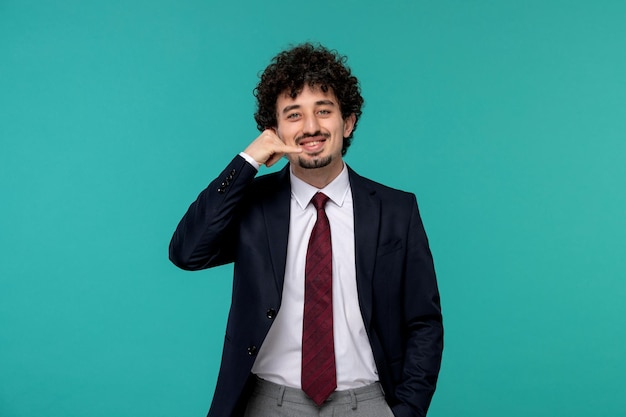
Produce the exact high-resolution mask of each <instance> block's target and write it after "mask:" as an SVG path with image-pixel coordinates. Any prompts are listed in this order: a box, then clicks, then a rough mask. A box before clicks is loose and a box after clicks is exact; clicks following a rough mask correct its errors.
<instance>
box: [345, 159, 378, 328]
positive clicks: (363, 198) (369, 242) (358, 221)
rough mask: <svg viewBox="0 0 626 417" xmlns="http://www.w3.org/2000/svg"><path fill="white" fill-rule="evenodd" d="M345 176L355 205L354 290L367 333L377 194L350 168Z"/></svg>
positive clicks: (369, 314)
mask: <svg viewBox="0 0 626 417" xmlns="http://www.w3.org/2000/svg"><path fill="white" fill-rule="evenodd" d="M348 172H349V175H350V188H351V189H352V201H353V204H354V241H355V252H356V254H355V256H356V281H357V289H358V292H359V304H360V307H361V314H362V315H363V321H364V323H365V327H366V328H367V329H368V331H369V328H370V321H371V318H372V304H373V302H372V297H373V294H372V280H373V278H374V263H375V260H376V248H377V247H378V228H379V225H380V200H379V199H378V198H377V197H376V191H375V190H373V189H372V188H371V187H369V185H368V184H367V183H366V181H364V179H363V178H362V177H361V176H359V175H358V174H356V173H355V172H354V171H353V170H352V169H350V168H349V167H348Z"/></svg>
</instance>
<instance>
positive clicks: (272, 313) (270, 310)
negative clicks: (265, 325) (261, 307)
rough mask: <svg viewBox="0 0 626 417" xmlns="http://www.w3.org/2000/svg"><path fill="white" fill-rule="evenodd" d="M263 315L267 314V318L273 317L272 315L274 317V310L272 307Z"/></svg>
mask: <svg viewBox="0 0 626 417" xmlns="http://www.w3.org/2000/svg"><path fill="white" fill-rule="evenodd" d="M265 315H266V316H267V318H268V319H270V320H271V319H273V318H274V317H276V310H274V309H273V308H270V309H269V310H267V312H266V313H265Z"/></svg>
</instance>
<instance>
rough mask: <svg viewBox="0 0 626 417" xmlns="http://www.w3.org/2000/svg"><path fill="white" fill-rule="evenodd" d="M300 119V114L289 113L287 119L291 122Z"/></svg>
mask: <svg viewBox="0 0 626 417" xmlns="http://www.w3.org/2000/svg"><path fill="white" fill-rule="evenodd" d="M299 117H300V113H289V114H288V115H287V119H289V120H296V119H297V118H299Z"/></svg>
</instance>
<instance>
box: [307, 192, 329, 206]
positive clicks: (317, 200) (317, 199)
mask: <svg viewBox="0 0 626 417" xmlns="http://www.w3.org/2000/svg"><path fill="white" fill-rule="evenodd" d="M328 200H329V197H328V196H327V195H326V194H324V193H317V194H315V195H314V196H313V198H312V199H311V203H313V207H315V208H316V209H317V210H319V209H323V208H324V206H325V205H326V202H327V201H328Z"/></svg>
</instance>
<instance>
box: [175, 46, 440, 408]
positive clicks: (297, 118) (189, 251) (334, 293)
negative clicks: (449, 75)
mask: <svg viewBox="0 0 626 417" xmlns="http://www.w3.org/2000/svg"><path fill="white" fill-rule="evenodd" d="M344 62H345V58H344V57H342V56H339V55H338V54H336V53H335V52H333V51H329V50H327V49H325V48H324V47H322V46H316V45H311V44H304V45H300V46H297V47H295V48H292V49H290V50H287V51H283V52H281V53H280V54H278V55H277V56H276V57H275V58H274V59H273V61H272V63H271V64H270V65H269V66H268V67H267V68H266V69H265V71H264V73H263V74H262V76H261V80H260V82H259V84H258V85H257V88H256V89H255V96H256V98H257V104H258V110H257V113H256V114H255V119H256V121H257V125H258V128H259V130H260V131H262V133H261V134H260V136H258V137H257V138H256V139H255V140H254V141H252V143H250V144H249V146H248V147H247V148H246V149H245V151H244V152H242V153H241V154H239V155H238V156H236V157H235V158H234V159H233V160H232V161H231V162H230V164H228V166H227V167H226V168H225V169H224V170H223V171H222V173H221V174H220V175H219V176H218V177H217V178H216V179H215V180H214V181H213V182H211V184H210V185H209V186H208V187H207V188H206V189H205V190H204V191H202V193H200V195H199V197H198V199H197V200H196V201H195V202H194V203H193V204H192V205H191V206H190V207H189V210H188V211H187V213H186V214H185V216H184V217H183V219H182V220H181V222H180V224H179V225H178V228H177V229H176V232H175V233H174V236H173V238H172V242H171V244H170V259H171V260H172V262H173V263H174V264H176V265H177V266H179V267H180V268H183V269H188V270H199V269H204V268H210V267H213V266H217V265H222V264H225V263H230V262H234V263H235V268H234V282H233V295H232V305H231V309H230V314H229V318H228V324H227V328H226V337H225V342H224V351H223V356H222V364H221V368H220V372H219V376H218V381H217V387H216V391H215V394H214V398H213V403H212V405H211V409H210V410H209V416H210V417H213V416H214V417H226V416H247V417H267V416H298V417H306V416H313V415H315V416H317V415H320V416H321V415H334V416H344V415H346V416H347V415H350V416H360V417H367V416H371V417H385V416H392V415H394V416H396V417H405V416H406V417H408V416H425V415H426V412H427V410H428V406H429V404H430V401H431V398H432V395H433V393H434V391H435V385H436V381H437V376H438V373H439V367H440V364H441V354H442V349H443V327H442V319H441V309H440V303H439V293H438V289H437V283H436V278H435V272H434V267H433V262H432V257H431V254H430V250H429V247H428V242H427V238H426V234H425V232H424V229H423V226H422V222H421V219H420V216H419V213H418V208H417V203H416V200H415V196H414V195H413V194H410V193H406V192H402V191H398V190H393V189H391V188H388V187H385V186H383V185H380V184H377V183H375V182H373V181H370V180H368V179H366V178H363V177H361V176H359V175H357V174H356V173H355V172H354V171H352V170H351V169H350V168H349V167H348V166H347V165H346V164H345V163H344V161H343V156H344V155H345V153H346V151H347V149H348V147H349V146H350V144H351V141H352V137H353V132H354V131H355V129H356V127H357V123H358V119H359V117H360V115H361V106H362V104H363V99H362V97H361V94H360V89H359V85H358V81H357V79H356V78H355V77H354V76H352V74H351V72H350V69H349V68H347V67H346V66H345V64H344ZM283 156H285V157H286V158H287V159H288V161H289V164H287V165H286V166H285V167H284V168H283V169H282V170H281V171H280V172H277V173H273V174H268V175H263V176H259V177H255V176H256V174H257V171H258V169H259V167H260V166H261V165H266V166H268V167H269V166H272V165H273V164H275V163H276V162H278V161H279V160H280V159H281V158H282V157H283Z"/></svg>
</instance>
